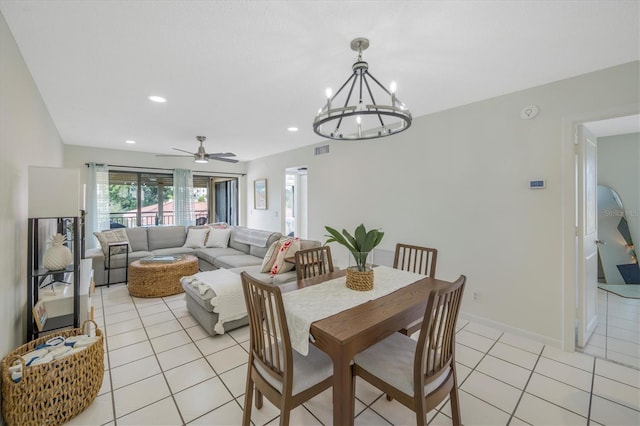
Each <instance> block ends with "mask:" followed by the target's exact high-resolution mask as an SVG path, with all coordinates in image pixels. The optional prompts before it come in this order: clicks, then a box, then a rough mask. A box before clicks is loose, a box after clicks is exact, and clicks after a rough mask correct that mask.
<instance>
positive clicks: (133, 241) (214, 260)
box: [85, 226, 320, 285]
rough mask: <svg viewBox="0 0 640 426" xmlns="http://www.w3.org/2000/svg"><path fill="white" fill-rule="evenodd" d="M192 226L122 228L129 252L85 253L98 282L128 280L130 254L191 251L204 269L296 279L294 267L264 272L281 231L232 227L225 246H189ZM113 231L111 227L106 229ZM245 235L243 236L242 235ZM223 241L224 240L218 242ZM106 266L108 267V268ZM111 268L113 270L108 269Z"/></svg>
mask: <svg viewBox="0 0 640 426" xmlns="http://www.w3.org/2000/svg"><path fill="white" fill-rule="evenodd" d="M206 228H207V227H206V226H199V227H189V229H206ZM189 229H188V228H187V227H185V226H152V227H137V228H123V229H122V230H120V232H125V233H126V239H127V240H128V242H129V247H130V250H129V252H128V253H118V254H114V255H112V256H111V261H110V262H109V257H108V256H105V253H104V251H103V249H102V248H101V247H98V248H96V249H90V250H87V251H86V253H85V256H86V257H88V258H91V259H92V264H93V274H94V279H95V283H96V285H104V284H107V283H108V282H107V277H108V276H110V281H109V282H110V283H117V282H123V281H125V278H126V276H125V272H126V266H128V265H127V264H126V263H127V262H126V260H127V255H128V260H129V263H131V262H133V261H135V260H139V259H142V258H143V257H147V256H152V255H180V254H191V255H193V256H196V257H197V258H198V266H199V269H200V270H201V271H210V270H214V269H218V268H225V269H230V270H232V271H233V272H237V273H238V274H240V272H242V271H247V272H248V273H249V274H251V275H253V276H255V277H256V278H258V279H260V280H262V281H265V282H273V283H274V284H281V283H285V282H289V281H293V280H295V279H296V273H295V271H289V272H285V273H282V274H277V275H275V276H273V277H272V276H270V275H269V274H268V273H262V272H260V270H261V269H262V268H261V266H262V261H263V258H264V256H265V254H266V253H267V251H268V250H269V247H270V246H271V244H273V243H274V242H275V241H277V240H279V239H280V238H281V237H282V234H281V233H279V232H271V231H262V230H251V229H249V228H245V227H240V226H236V227H231V228H230V235H229V241H228V243H227V244H226V247H186V246H185V243H186V242H187V235H188V231H189ZM105 232H111V231H105ZM248 234H250V235H256V234H257V236H258V238H257V239H256V240H259V242H256V243H253V244H252V243H247V242H246V241H247V240H246V236H247V235H248ZM243 237H244V239H243ZM219 245H223V244H219ZM300 245H301V247H300V248H301V250H304V249H307V248H313V247H318V246H320V242H319V241H311V240H302V241H301V244H300ZM105 266H107V268H105ZM108 268H110V271H107V269H108Z"/></svg>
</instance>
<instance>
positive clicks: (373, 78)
mask: <svg viewBox="0 0 640 426" xmlns="http://www.w3.org/2000/svg"><path fill="white" fill-rule="evenodd" d="M367 75H369V77H371V79H372V80H373V81H375V82H376V83H377V84H378V86H380V87H381V88H382V90H384V91H385V92H386V93H387V95H389V96H391V92H390V91H389V90H387V88H386V87H384V85H383V84H382V83H380V82H379V81H378V79H377V78H375V77H374V76H373V74H371V73H370V72H369V71H367Z"/></svg>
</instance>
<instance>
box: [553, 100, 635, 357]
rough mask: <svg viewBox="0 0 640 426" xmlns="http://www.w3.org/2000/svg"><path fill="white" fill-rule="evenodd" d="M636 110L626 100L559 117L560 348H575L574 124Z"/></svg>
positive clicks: (576, 252) (576, 199)
mask: <svg viewBox="0 0 640 426" xmlns="http://www.w3.org/2000/svg"><path fill="white" fill-rule="evenodd" d="M635 114H640V104H638V103H635V104H629V105H624V106H619V107H614V108H608V109H603V110H598V111H592V112H587V113H582V114H575V115H568V116H565V117H564V118H563V120H562V127H563V131H562V133H563V137H562V218H563V221H562V257H563V261H562V265H563V285H562V306H563V314H562V318H563V324H562V349H563V350H564V351H567V352H575V349H576V314H577V312H576V297H577V291H576V290H577V288H578V286H581V287H584V285H585V283H584V282H582V283H580V282H578V274H577V265H578V253H579V251H578V246H577V236H576V218H577V217H578V215H579V214H582V213H583V212H582V211H581V207H580V206H579V204H578V193H577V173H578V170H577V167H578V164H577V162H576V138H577V130H578V126H579V125H581V124H585V123H588V122H591V121H599V120H607V119H610V118H617V117H624V116H627V115H635Z"/></svg>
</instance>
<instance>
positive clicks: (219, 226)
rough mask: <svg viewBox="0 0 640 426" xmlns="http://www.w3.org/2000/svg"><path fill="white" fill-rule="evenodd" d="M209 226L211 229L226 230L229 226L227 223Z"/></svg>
mask: <svg viewBox="0 0 640 426" xmlns="http://www.w3.org/2000/svg"><path fill="white" fill-rule="evenodd" d="M209 226H210V227H211V228H213V229H227V228H228V227H229V224H228V223H227V222H216V223H210V224H209Z"/></svg>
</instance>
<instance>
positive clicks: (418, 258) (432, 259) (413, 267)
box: [393, 243, 438, 277]
mask: <svg viewBox="0 0 640 426" xmlns="http://www.w3.org/2000/svg"><path fill="white" fill-rule="evenodd" d="M437 260H438V250H436V249H434V248H427V247H420V246H412V245H410V244H401V243H398V244H396V253H395V256H394V257H393V267H394V268H396V269H401V270H403V271H409V272H414V273H416V274H422V275H426V276H428V277H434V276H435V275H436V261H437Z"/></svg>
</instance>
